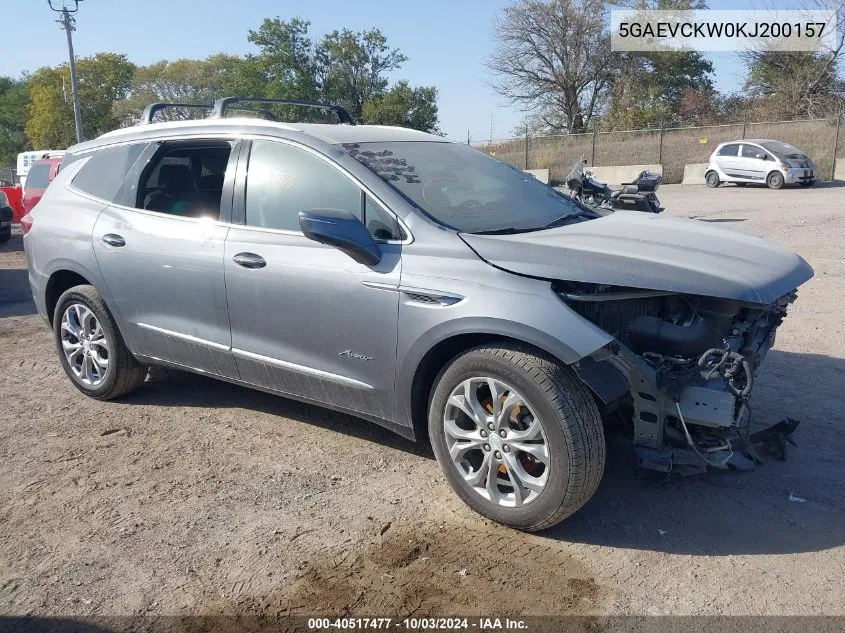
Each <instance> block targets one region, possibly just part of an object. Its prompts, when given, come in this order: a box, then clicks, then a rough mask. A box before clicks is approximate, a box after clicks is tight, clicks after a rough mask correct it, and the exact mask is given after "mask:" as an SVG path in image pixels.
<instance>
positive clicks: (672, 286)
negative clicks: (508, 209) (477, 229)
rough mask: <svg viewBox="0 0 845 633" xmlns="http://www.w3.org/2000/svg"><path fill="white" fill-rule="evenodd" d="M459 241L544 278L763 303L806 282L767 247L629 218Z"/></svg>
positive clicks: (706, 230)
mask: <svg viewBox="0 0 845 633" xmlns="http://www.w3.org/2000/svg"><path fill="white" fill-rule="evenodd" d="M460 235H461V238H462V239H463V240H464V241H465V242H466V243H467V244H468V245H469V247H470V248H472V250H473V251H475V252H476V254H478V256H479V257H481V258H482V259H484V260H485V261H487V262H488V263H490V264H492V265H494V266H496V267H498V268H502V269H504V270H507V271H510V272H514V273H518V274H521V275H528V276H531V277H539V278H543V279H552V280H562V281H578V282H586V283H596V284H607V285H614V286H627V287H631V288H643V289H648V290H665V291H670V292H681V293H687V294H696V295H704V296H709V297H721V298H724V299H736V300H738V301H749V302H752V303H760V304H766V303H771V302H772V301H774V300H776V299H778V298H779V297H782V296H783V295H784V294H786V293H788V292H791V291H792V290H794V289H795V288H797V287H798V286H800V285H801V284H802V283H804V282H805V281H807V280H808V279H810V278H811V277H812V276H813V269H812V268H811V267H810V265H809V264H808V263H807V262H806V261H804V260H803V259H802V258H801V257H799V256H798V255H796V254H795V253H793V252H791V251H788V250H786V249H784V248H782V247H781V246H779V245H777V244H775V243H774V242H770V241H769V240H766V239H763V238H760V237H755V236H753V235H747V234H745V233H739V232H735V231H731V230H729V229H723V228H720V227H716V226H713V225H711V224H708V223H707V222H701V221H698V220H686V219H682V218H672V217H666V216H661V215H654V214H651V213H638V212H634V211H620V212H617V213H613V214H611V215H608V216H605V217H603V218H599V219H596V220H589V221H586V222H580V223H578V224H571V225H569V226H564V227H560V228H554V229H549V230H545V231H534V232H530V233H518V234H515V235H475V234H471V233H461V234H460Z"/></svg>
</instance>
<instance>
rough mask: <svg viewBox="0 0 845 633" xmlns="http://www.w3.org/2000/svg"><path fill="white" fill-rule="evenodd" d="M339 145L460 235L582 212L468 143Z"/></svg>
mask: <svg viewBox="0 0 845 633" xmlns="http://www.w3.org/2000/svg"><path fill="white" fill-rule="evenodd" d="M342 147H343V149H344V151H346V152H347V153H348V154H349V155H351V156H353V157H354V158H355V159H356V160H358V161H359V162H361V163H362V164H364V165H365V166H366V167H367V168H369V169H370V170H372V171H373V172H375V173H376V174H377V175H378V176H380V177H381V178H382V179H384V180H385V181H386V182H387V183H388V184H390V185H391V186H392V187H393V188H394V189H396V190H397V191H399V193H401V194H402V195H403V196H405V197H406V198H407V199H408V200H410V201H411V202H412V203H413V204H414V205H416V206H417V207H418V208H420V209H422V210H423V211H424V212H425V213H427V214H428V215H429V216H431V217H432V218H433V219H434V220H435V221H437V222H439V223H440V224H444V225H446V226H448V227H450V228H453V229H455V230H458V231H463V232H468V233H480V232H489V231H506V230H509V229H513V230H515V231H526V230H537V229H542V228H544V227H546V226H547V225H549V224H551V223H555V222H556V221H558V220H560V219H561V218H562V217H563V216H568V215H577V214H581V213H583V212H584V208H583V207H581V206H580V205H578V204H576V203H575V202H574V201H573V200H572V199H571V198H569V197H568V196H565V195H563V194H561V193H558V192H557V191H555V190H554V189H552V188H551V187H549V186H547V185H544V184H543V183H541V182H540V181H539V180H537V179H536V178H534V177H533V176H531V175H530V174H526V173H525V172H522V171H520V170H518V169H516V168H514V167H511V166H510V165H507V164H506V163H503V162H501V161H498V160H496V159H494V158H491V157H490V156H488V155H487V154H484V153H483V152H480V151H478V150H476V149H473V148H472V147H469V146H467V145H461V144H457V143H442V142H436V141H397V142H389V143H347V144H344V145H343V146H342Z"/></svg>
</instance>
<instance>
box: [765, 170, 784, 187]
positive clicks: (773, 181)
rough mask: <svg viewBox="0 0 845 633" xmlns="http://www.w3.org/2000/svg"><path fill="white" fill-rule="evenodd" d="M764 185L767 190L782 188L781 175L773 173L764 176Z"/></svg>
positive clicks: (776, 172)
mask: <svg viewBox="0 0 845 633" xmlns="http://www.w3.org/2000/svg"><path fill="white" fill-rule="evenodd" d="M766 185H768V187H769V189H780V188H781V187H783V174H782V173H780V172H779V171H773V172H771V173H770V174H769V175H768V176H766Z"/></svg>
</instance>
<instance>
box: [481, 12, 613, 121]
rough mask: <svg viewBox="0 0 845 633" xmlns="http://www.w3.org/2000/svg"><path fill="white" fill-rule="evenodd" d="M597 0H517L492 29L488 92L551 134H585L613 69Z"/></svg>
mask: <svg viewBox="0 0 845 633" xmlns="http://www.w3.org/2000/svg"><path fill="white" fill-rule="evenodd" d="M604 10H605V8H604V3H603V2H602V1H601V0H549V1H543V0H520V1H519V2H517V3H516V4H514V5H511V6H508V7H506V8H505V9H504V10H503V12H502V14H501V15H500V16H499V18H498V19H497V20H496V23H495V25H494V35H495V38H496V40H497V48H496V50H495V51H494V52H493V54H492V55H491V56H490V58H489V59H488V60H487V66H488V68H489V69H490V70H491V71H492V73H493V74H494V79H493V81H492V82H491V85H492V87H493V88H494V89H495V90H496V91H497V92H498V93H499V94H501V95H502V96H504V97H506V98H507V99H508V100H510V101H511V102H512V103H515V104H518V105H520V106H521V107H522V108H523V109H524V110H525V111H527V112H530V113H532V114H533V115H534V116H535V117H536V118H539V119H540V120H541V121H542V123H543V124H544V125H545V126H546V127H548V128H549V129H550V130H552V131H558V132H560V131H565V132H569V133H578V132H583V131H585V130H586V129H587V128H588V127H589V125H590V122H591V120H592V119H593V117H594V116H596V115H597V114H598V113H599V111H600V109H601V106H602V105H603V104H604V101H605V99H606V97H607V94H608V89H609V88H610V86H611V84H612V81H613V76H614V63H613V55H612V53H611V51H610V35H609V33H608V31H607V28H606V24H605V15H604Z"/></svg>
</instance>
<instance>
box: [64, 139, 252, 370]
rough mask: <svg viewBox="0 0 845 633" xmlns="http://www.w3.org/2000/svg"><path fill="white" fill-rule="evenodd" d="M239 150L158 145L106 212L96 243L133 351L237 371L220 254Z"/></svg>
mask: <svg viewBox="0 0 845 633" xmlns="http://www.w3.org/2000/svg"><path fill="white" fill-rule="evenodd" d="M238 152H239V145H238V143H236V142H232V141H229V140H225V139H215V138H205V139H191V140H190V141H169V142H159V143H153V144H151V145H150V146H149V147H148V148H147V149H146V150H145V151H144V154H143V156H141V158H140V159H139V160H138V161H137V164H136V165H135V168H134V169H133V170H132V172H131V173H130V175H129V177H128V178H127V179H126V181H125V183H124V185H123V187H122V188H121V191H120V192H119V193H118V195H117V197H116V199H115V202H114V203H113V204H110V205H109V206H107V207H106V208H105V209H103V211H102V212H101V213H100V216H99V218H98V220H97V224H96V226H95V227H94V235H93V239H94V250H95V253H96V255H97V261H98V263H99V265H100V269H101V271H102V274H103V277H104V278H105V280H106V284H107V285H108V287H109V291H110V293H111V295H112V298H113V301H114V305H115V308H116V309H117V310H119V311H120V313H121V316H122V318H123V321H124V323H126V326H125V327H126V329H127V331H126V332H125V333H124V335H125V337H126V338H127V341H128V343H129V345H130V348H131V349H132V350H133V351H134V352H135V353H136V354H140V355H142V356H146V357H149V358H152V359H157V360H163V361H167V362H170V363H174V364H177V365H181V366H185V367H189V368H192V369H198V370H201V371H203V372H207V373H210V374H213V375H218V376H223V377H228V378H237V368H236V366H235V362H234V359H233V358H232V354H231V351H230V344H231V335H230V332H229V317H228V312H227V309H226V286H225V282H224V276H223V275H224V272H223V253H224V246H225V240H226V234H227V232H228V230H229V228H228V224H227V223H226V221H225V220H227V219H228V217H229V214H230V212H231V191H232V182H231V180H232V179H233V178H234V172H235V169H234V166H235V164H236V162H237V156H238ZM83 173H84V171H83ZM212 177H213V178H216V179H218V180H219V181H220V183H221V189H220V190H217V191H214V192H213V194H214V195H209V194H208V192H207V191H203V190H201V189H200V185H201V183H202V182H203V179H205V180H210V179H211V178H212ZM78 178H79V177H78V176H77V179H78ZM227 178H229V181H228V182H227V181H226V179H227ZM74 184H75V183H74ZM226 192H228V195H226Z"/></svg>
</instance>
